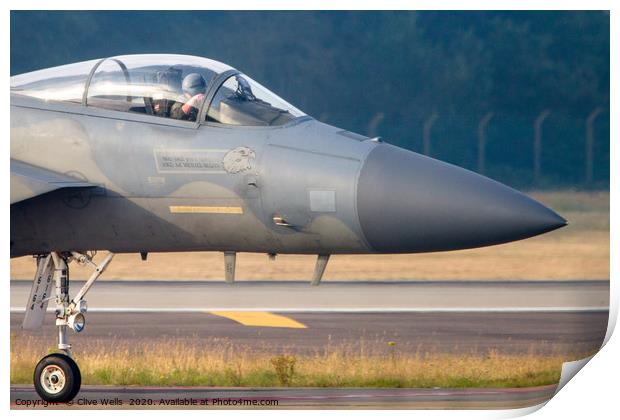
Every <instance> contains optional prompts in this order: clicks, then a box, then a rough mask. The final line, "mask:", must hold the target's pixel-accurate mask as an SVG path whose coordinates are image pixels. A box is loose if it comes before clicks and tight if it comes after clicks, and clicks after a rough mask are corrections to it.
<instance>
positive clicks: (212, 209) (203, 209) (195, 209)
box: [170, 206, 243, 214]
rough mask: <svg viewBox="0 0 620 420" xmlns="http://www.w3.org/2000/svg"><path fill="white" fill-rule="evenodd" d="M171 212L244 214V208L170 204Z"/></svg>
mask: <svg viewBox="0 0 620 420" xmlns="http://www.w3.org/2000/svg"><path fill="white" fill-rule="evenodd" d="M170 213H209V214H243V208H242V207H226V206H170Z"/></svg>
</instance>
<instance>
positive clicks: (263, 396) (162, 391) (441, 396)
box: [11, 385, 556, 409]
mask: <svg viewBox="0 0 620 420" xmlns="http://www.w3.org/2000/svg"><path fill="white" fill-rule="evenodd" d="M555 388H556V386H555V385H550V386H541V387H533V388H504V389H501V388H484V389H472V388H465V389H437V388H436V389H415V388H408V389H373V388H364V389H359V388H257V389H254V388H199V387H166V388H159V387H140V388H139V387H101V386H83V387H82V391H81V392H80V393H79V394H78V396H77V397H76V398H75V399H74V400H73V402H72V404H71V405H67V404H57V405H52V406H50V407H52V408H60V409H67V408H77V409H80V408H81V409H97V408H99V409H149V408H151V409H163V408H164V409H165V408H170V409H180V408H185V409H192V408H193V409H227V408H232V409H240V408H251V409H257V408H258V409H261V408H263V409H277V408H327V409H329V408H352V409H355V408H393V409H399V408H400V409H407V408H409V409H446V408H453V409H458V408H461V409H508V408H521V407H529V406H533V405H537V404H540V403H542V402H545V401H547V400H549V399H550V398H551V397H552V396H553V393H554V392H555ZM35 404H36V405H35ZM41 404H42V401H41V400H40V399H39V398H38V396H37V395H36V393H35V392H34V388H33V387H32V386H11V408H13V409H42V408H48V407H44V406H42V405H41Z"/></svg>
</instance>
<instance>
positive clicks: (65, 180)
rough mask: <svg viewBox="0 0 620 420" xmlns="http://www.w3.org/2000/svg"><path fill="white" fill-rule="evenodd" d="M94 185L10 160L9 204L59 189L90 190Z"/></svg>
mask: <svg viewBox="0 0 620 420" xmlns="http://www.w3.org/2000/svg"><path fill="white" fill-rule="evenodd" d="M90 187H96V185H94V184H91V183H88V182H84V181H81V180H79V179H76V178H72V177H70V176H67V175H62V174H59V173H56V172H52V171H48V170H46V169H43V168H37V167H36V166H32V165H28V164H26V163H24V162H19V161H16V160H13V159H11V204H13V203H17V202H19V201H22V200H26V199H28V198H32V197H35V196H37V195H41V194H45V193H47V192H50V191H54V190H57V189H59V188H90Z"/></svg>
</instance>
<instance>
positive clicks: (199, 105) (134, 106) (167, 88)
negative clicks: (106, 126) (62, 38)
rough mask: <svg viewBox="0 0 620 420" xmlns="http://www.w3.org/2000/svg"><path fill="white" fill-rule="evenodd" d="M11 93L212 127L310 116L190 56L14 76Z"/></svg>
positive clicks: (119, 60)
mask: <svg viewBox="0 0 620 420" xmlns="http://www.w3.org/2000/svg"><path fill="white" fill-rule="evenodd" d="M11 92H12V93H15V94H19V95H25V96H30V97H35V98H38V99H42V100H45V101H53V102H69V103H75V104H81V105H82V106H87V107H95V108H103V109H108V110H113V111H119V112H129V113H139V114H146V115H151V116H154V117H161V118H170V119H176V120H186V121H194V122H195V121H200V122H204V123H209V124H226V125H245V126H277V125H283V124H286V123H287V122H289V121H291V120H293V119H295V118H297V117H300V116H303V115H305V114H304V113H303V112H301V111H300V110H298V109H297V108H295V107H294V106H292V105H290V104H289V103H287V102H286V101H284V100H283V99H281V98H280V97H278V96H277V95H276V94H274V93H273V92H271V91H269V90H268V89H266V88H265V87H263V86H261V85H260V84H258V83H257V82H255V81H254V80H252V79H251V78H249V77H247V76H245V75H243V74H241V73H239V72H238V71H236V70H234V69H233V68H231V67H229V66H227V65H225V64H223V63H220V62H217V61H214V60H209V59H206V58H202V57H194V56H186V55H168V54H145V55H127V56H118V57H112V58H107V59H99V60H91V61H84V62H80V63H74V64H68V65H64V66H59V67H52V68H48V69H44V70H38V71H34V72H31V73H25V74H21V75H18V76H14V77H12V78H11ZM203 115H204V116H205V117H201V116H203Z"/></svg>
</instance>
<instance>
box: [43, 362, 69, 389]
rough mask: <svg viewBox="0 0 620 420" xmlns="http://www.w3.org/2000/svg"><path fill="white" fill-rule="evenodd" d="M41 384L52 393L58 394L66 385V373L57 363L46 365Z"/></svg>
mask: <svg viewBox="0 0 620 420" xmlns="http://www.w3.org/2000/svg"><path fill="white" fill-rule="evenodd" d="M40 382H41V386H42V387H43V389H45V391H47V392H49V393H50V394H58V393H59V392H60V391H62V390H63V388H64V387H65V373H64V371H63V370H62V369H61V368H60V367H59V366H57V365H49V366H46V367H45V368H44V369H43V371H42V372H41V378H40Z"/></svg>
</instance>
